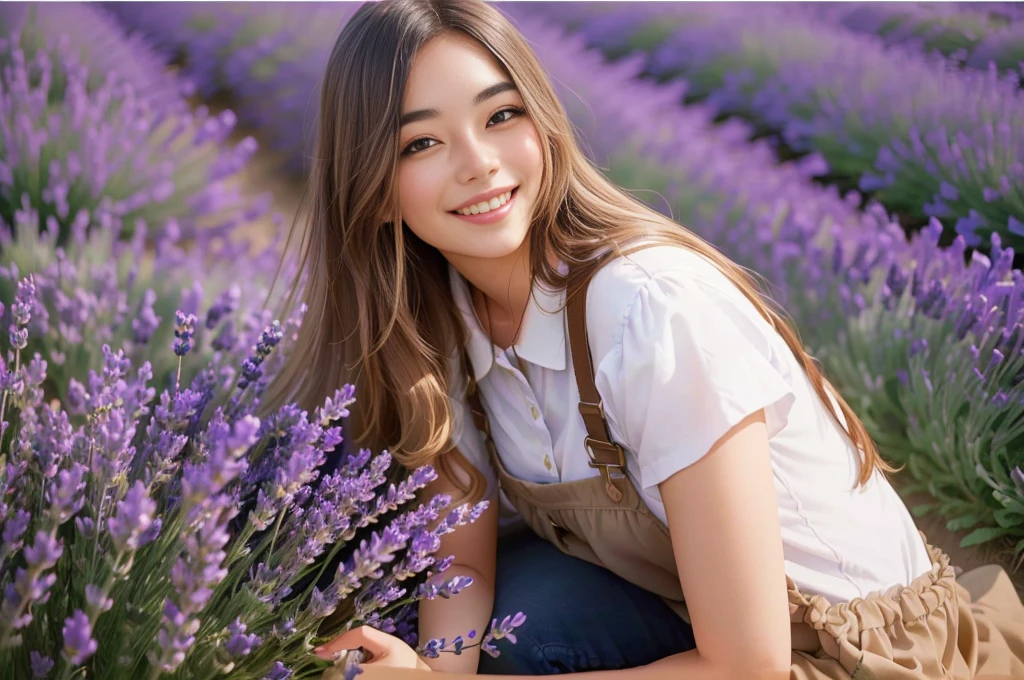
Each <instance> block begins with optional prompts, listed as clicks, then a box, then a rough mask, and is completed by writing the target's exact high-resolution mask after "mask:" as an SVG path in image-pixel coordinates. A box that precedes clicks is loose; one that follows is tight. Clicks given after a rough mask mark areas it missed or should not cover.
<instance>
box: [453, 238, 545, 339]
mask: <svg viewBox="0 0 1024 680" xmlns="http://www.w3.org/2000/svg"><path fill="white" fill-rule="evenodd" d="M445 256H446V257H447V258H448V261H449V262H451V264H452V266H453V267H455V269H456V270H457V271H458V272H459V273H460V274H462V276H463V277H464V278H465V279H466V281H468V282H469V284H470V286H471V288H472V289H473V290H472V292H473V298H474V305H477V304H482V303H484V302H486V307H484V308H478V312H479V311H483V310H484V309H486V313H487V314H489V315H490V317H491V320H492V323H495V324H498V323H500V324H502V325H508V324H513V325H514V326H518V325H519V322H520V321H521V320H522V318H523V314H524V313H525V312H526V305H527V303H528V302H529V300H530V293H531V292H532V285H531V282H530V250H529V240H524V241H523V245H522V246H520V247H519V248H518V249H517V250H516V251H515V252H512V253H509V254H508V255H506V256H504V257H500V258H476V257H464V256H461V255H458V254H456V253H445ZM480 295H482V296H483V297H482V299H478V296H480ZM481 318H483V315H481Z"/></svg>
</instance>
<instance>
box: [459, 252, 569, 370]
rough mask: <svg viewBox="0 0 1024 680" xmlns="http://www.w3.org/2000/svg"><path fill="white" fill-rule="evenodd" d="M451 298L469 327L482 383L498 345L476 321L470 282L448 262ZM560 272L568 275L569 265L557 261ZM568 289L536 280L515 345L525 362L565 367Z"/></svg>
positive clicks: (471, 350)
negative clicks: (553, 289)
mask: <svg viewBox="0 0 1024 680" xmlns="http://www.w3.org/2000/svg"><path fill="white" fill-rule="evenodd" d="M448 271H449V279H450V280H451V290H452V298H453V300H454V301H455V304H456V305H457V306H458V308H459V312H460V313H461V314H462V318H463V320H464V321H465V323H466V328H467V329H468V330H469V340H468V342H467V343H466V347H467V348H468V350H469V357H470V359H471V360H472V362H473V375H474V377H475V379H476V381H477V382H479V381H480V380H481V379H482V378H483V377H484V376H485V375H487V373H488V372H489V371H490V370H491V366H492V365H493V364H494V352H495V350H496V349H497V347H496V345H494V343H493V342H491V339H490V338H489V337H488V336H487V334H486V333H485V332H484V329H483V328H482V327H481V326H480V322H479V321H478V320H477V316H476V311H475V310H474V308H473V300H472V298H471V297H470V294H469V284H468V283H467V282H466V279H465V278H464V277H463V276H462V274H460V273H459V271H458V270H457V269H455V267H453V266H452V265H451V264H450V263H449V264H448ZM558 271H559V272H561V273H562V274H565V273H566V272H567V271H568V267H567V266H566V265H565V263H563V262H561V261H559V262H558ZM564 304H565V290H564V289H563V290H559V291H551V290H548V289H547V288H546V287H545V286H544V285H543V284H542V283H541V282H540V281H537V282H535V283H534V286H533V294H532V295H531V296H530V302H529V304H528V305H527V306H526V314H525V315H524V317H523V327H522V329H521V331H520V334H519V342H517V343H516V344H515V350H516V354H518V355H519V357H520V358H521V359H523V360H524V361H529V362H530V363H531V364H536V365H538V366H543V367H544V368H549V369H552V370H555V371H561V370H563V369H564V368H565V366H566V356H565V355H566V348H565V338H566V329H565V310H564V309H562V305H564Z"/></svg>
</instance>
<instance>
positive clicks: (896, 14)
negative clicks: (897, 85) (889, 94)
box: [803, 2, 1024, 73]
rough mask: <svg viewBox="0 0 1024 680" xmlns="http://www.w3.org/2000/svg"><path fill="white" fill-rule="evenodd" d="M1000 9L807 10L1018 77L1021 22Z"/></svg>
mask: <svg viewBox="0 0 1024 680" xmlns="http://www.w3.org/2000/svg"><path fill="white" fill-rule="evenodd" d="M980 4H981V5H986V4H996V3H980ZM1002 5H1004V7H1001V8H993V7H985V6H981V7H977V6H975V3H928V4H925V3H910V2H893V3H866V2H839V3H821V4H820V6H815V7H813V10H814V11H815V13H816V14H815V15H816V16H817V17H818V18H820V19H823V20H825V21H829V22H832V23H835V24H837V25H840V26H842V27H843V28H846V29H848V30H850V31H853V32H856V33H865V34H868V35H873V36H877V37H879V38H881V39H882V41H883V42H884V43H885V44H886V45H904V46H907V47H914V48H916V49H919V50H921V51H924V52H932V51H935V52H938V53H940V54H943V55H945V56H947V57H950V58H952V59H954V60H955V61H956V62H957V63H962V64H963V65H964V66H966V67H967V68H974V69H987V68H988V67H989V63H990V62H991V63H994V64H995V66H996V68H997V69H999V70H1000V71H1008V70H1012V71H1019V72H1021V73H1024V67H1022V66H1021V62H1024V23H1021V22H1020V21H1019V17H1018V16H1017V13H1015V12H1014V10H1015V9H1016V10H1018V12H1019V8H1015V7H1014V6H1013V4H1012V3H1002ZM803 7H805V8H808V9H811V7H810V6H809V5H803ZM993 10H996V11H993ZM1014 19H1017V20H1014Z"/></svg>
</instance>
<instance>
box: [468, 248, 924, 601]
mask: <svg viewBox="0 0 1024 680" xmlns="http://www.w3.org/2000/svg"><path fill="white" fill-rule="evenodd" d="M562 271H564V264H563V265H562ZM450 272H451V280H452V294H453V298H454V301H455V303H456V304H457V305H458V307H459V309H460V311H461V312H462V315H463V318H464V319H465V321H466V325H467V328H468V329H469V332H470V338H469V342H468V350H469V355H470V358H471V360H472V362H473V371H474V373H475V376H476V380H477V383H478V385H479V388H480V398H481V401H482V403H483V406H484V408H485V409H486V411H487V413H488V417H489V419H490V425H491V432H492V437H493V439H494V443H495V446H496V447H497V450H498V454H499V455H500V456H501V460H502V463H503V464H504V465H505V467H506V469H507V470H508V471H509V473H510V474H512V475H514V476H516V477H519V478H521V479H525V480H528V481H531V482H540V483H544V482H560V481H561V482H568V481H573V480H577V479H583V478H586V477H591V476H597V475H599V474H600V472H599V471H598V470H597V469H595V468H592V467H590V466H589V465H588V460H589V459H588V456H587V453H586V450H585V449H584V447H583V438H584V437H585V436H586V434H587V432H586V428H585V426H584V424H583V418H582V416H580V413H579V410H578V408H577V406H578V404H579V391H578V389H577V387H576V381H575V378H574V375H573V367H572V361H571V358H570V356H569V343H568V331H567V327H566V315H565V312H564V311H562V312H557V311H556V310H558V309H559V307H561V306H562V304H563V303H564V300H565V294H564V291H559V292H554V293H553V292H551V291H549V290H547V289H546V288H544V287H543V286H542V285H541V284H539V283H538V284H537V285H536V286H535V287H534V295H533V297H532V298H531V301H530V304H529V306H528V308H527V310H526V315H525V318H524V320H523V326H522V329H521V333H520V336H519V342H518V343H517V344H516V345H515V352H516V353H518V355H519V357H520V359H521V360H522V362H523V367H524V369H525V373H523V372H521V371H520V370H519V367H518V365H517V363H516V361H515V355H514V354H513V350H512V348H511V347H510V348H509V349H508V350H507V351H506V350H502V349H501V348H499V347H497V346H496V345H494V344H493V343H492V342H491V340H490V338H488V336H487V335H486V334H485V333H484V331H483V329H482V327H481V325H480V323H479V320H478V319H477V316H476V313H475V311H474V309H473V304H472V301H471V298H470V294H469V288H468V286H467V283H466V281H465V279H464V278H463V277H462V276H461V275H460V274H459V273H458V271H456V270H455V269H454V268H453V267H450ZM552 312H554V313H552ZM587 328H588V332H589V335H590V345H591V353H592V357H593V361H594V366H595V367H596V368H595V371H596V374H595V377H596V384H597V389H598V392H600V394H601V398H602V400H603V401H604V408H605V413H606V418H607V420H608V425H609V429H610V431H611V434H612V436H613V438H614V439H615V441H616V442H618V443H619V444H621V445H622V446H623V448H624V449H625V451H626V458H627V465H626V467H627V473H628V475H629V477H630V479H631V481H632V482H633V484H634V486H635V487H636V488H637V490H638V491H639V493H640V494H641V497H642V498H643V500H644V502H645V503H646V504H647V506H648V507H649V508H650V510H651V511H652V512H653V513H654V514H655V515H656V516H657V517H659V518H661V520H662V521H665V522H667V520H666V516H665V507H664V505H663V504H662V500H661V494H660V492H659V490H658V484H659V483H661V482H662V481H664V480H665V479H667V478H668V477H670V476H672V474H674V473H675V472H677V471H679V470H682V469H683V468H686V467H687V466H689V465H692V464H693V463H695V462H696V461H697V460H699V459H700V458H701V457H702V456H704V455H705V454H707V452H708V451H709V450H710V449H711V447H712V446H713V445H714V444H715V442H717V441H718V440H719V439H720V438H721V437H722V436H723V435H724V434H725V433H726V432H727V431H728V430H729V429H730V428H732V427H733V426H734V425H736V424H737V423H738V422H740V421H741V420H743V419H744V418H745V417H746V416H748V415H750V414H751V413H754V412H755V411H757V410H759V409H762V408H763V409H765V414H766V421H767V426H768V435H769V438H770V439H769V448H770V455H771V464H772V469H773V471H774V479H775V494H776V498H777V499H778V508H779V520H780V523H781V529H782V540H783V544H784V553H785V560H786V573H787V574H788V575H789V576H790V577H791V578H792V579H793V580H794V581H795V582H796V584H797V586H798V587H799V588H800V589H801V590H802V591H804V592H806V593H816V594H821V595H824V596H825V597H827V598H828V599H829V600H830V601H831V602H840V601H849V600H852V599H854V598H856V597H864V596H866V595H867V594H868V593H869V592H871V591H876V590H881V589H885V588H888V587H890V586H892V585H895V584H898V583H901V584H906V583H909V582H910V581H911V580H912V579H913V578H915V577H916V576H918V575H919V574H921V573H924V572H925V571H927V570H928V569H929V568H930V567H931V564H930V560H929V558H928V554H927V551H926V549H925V546H924V543H923V542H922V540H921V537H920V535H919V534H918V531H917V528H916V527H915V525H914V522H913V519H912V518H911V516H910V513H909V512H908V510H907V508H906V506H905V505H904V504H903V502H902V500H901V499H900V498H899V496H897V494H896V492H895V491H894V490H893V488H892V486H891V485H890V484H889V483H888V481H887V480H886V479H885V477H884V476H883V475H882V474H881V473H879V472H876V473H875V474H874V476H873V477H872V478H871V480H870V481H869V482H868V484H867V485H866V487H865V488H863V489H858V490H851V489H852V487H853V485H854V483H855V481H856V479H857V476H858V472H859V463H860V453H859V451H858V450H857V449H856V448H855V447H854V446H853V444H852V443H851V442H850V440H849V439H848V438H847V437H846V436H845V433H844V432H843V431H842V430H841V429H840V428H839V427H838V426H837V425H836V424H835V422H834V421H833V420H832V418H831V417H830V415H829V414H828V411H827V410H826V408H825V406H824V405H823V404H822V403H821V400H820V399H819V398H818V396H817V393H816V392H815V391H814V388H813V387H812V385H811V384H810V381H809V380H808V379H807V377H806V374H805V373H804V372H803V369H802V368H801V367H800V365H799V364H798V363H797V361H796V359H795V357H793V355H792V352H791V351H790V350H789V347H788V346H787V345H786V343H785V340H783V339H782V337H781V336H779V335H778V333H776V332H775V330H774V329H773V328H772V327H771V325H770V324H769V323H768V322H766V321H765V320H764V319H763V318H762V317H761V316H760V314H759V313H758V312H757V310H756V309H755V308H754V306H753V305H752V304H751V303H750V302H749V301H748V300H747V299H746V298H745V297H744V296H743V294H742V293H741V292H740V291H739V289H737V288H736V287H735V286H734V285H733V284H732V283H731V282H730V281H729V280H728V279H727V278H726V277H725V275H724V274H722V273H721V272H720V271H718V269H716V268H715V267H714V266H713V265H712V264H711V263H709V262H708V261H706V260H705V259H704V258H702V257H700V256H699V255H697V254H695V253H692V252H690V251H688V250H686V249H683V248H681V247H676V246H655V247H651V248H646V249H644V250H641V251H638V252H636V253H633V254H632V255H629V256H627V257H624V258H623V257H619V258H615V259H613V260H611V261H610V262H609V263H607V264H606V265H604V266H603V267H602V268H601V269H600V270H599V271H598V272H597V273H596V274H595V276H594V278H593V280H592V281H591V284H590V288H589V290H588V292H587ZM449 369H450V370H455V364H454V357H453V363H451V364H450V365H449ZM454 384H456V387H454V388H453V391H454V392H455V394H454V396H453V399H452V403H453V406H454V411H455V438H454V441H455V443H456V446H458V447H459V450H460V451H462V452H463V453H464V454H465V455H466V457H467V458H468V459H469V461H470V462H471V463H472V464H473V465H475V466H476V467H477V468H479V469H480V470H481V471H482V472H483V473H484V475H485V476H486V477H487V479H488V483H489V489H488V491H489V493H488V497H489V498H490V497H492V495H493V493H494V491H495V490H496V487H497V483H496V473H495V470H494V468H493V466H492V465H491V463H490V461H489V460H488V458H487V454H486V449H485V447H484V444H483V440H482V437H481V435H480V433H479V432H478V431H477V430H476V428H474V427H473V423H472V419H471V418H470V416H469V411H468V405H467V404H466V402H465V398H464V395H463V393H462V391H461V389H462V386H463V385H464V381H462V380H456V381H454ZM736 474H737V475H740V474H743V471H742V470H737V471H736ZM501 506H502V512H501V515H502V520H501V522H502V527H503V529H504V530H509V528H510V527H511V526H513V525H515V524H517V523H519V522H521V518H518V513H516V511H515V510H514V509H513V508H512V506H511V505H510V504H509V502H508V500H507V499H505V498H504V496H503V495H502V500H501Z"/></svg>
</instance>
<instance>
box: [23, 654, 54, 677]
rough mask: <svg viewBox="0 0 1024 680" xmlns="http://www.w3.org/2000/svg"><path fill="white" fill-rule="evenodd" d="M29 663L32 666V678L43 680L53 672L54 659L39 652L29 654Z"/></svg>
mask: <svg viewBox="0 0 1024 680" xmlns="http://www.w3.org/2000/svg"><path fill="white" fill-rule="evenodd" d="M28 658H29V663H30V664H31V665H32V677H33V678H37V680H43V679H44V678H46V676H47V675H49V674H50V671H51V670H53V659H51V658H50V657H48V656H43V655H42V654H40V653H39V652H37V651H34V650H33V651H32V652H29V655H28Z"/></svg>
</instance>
